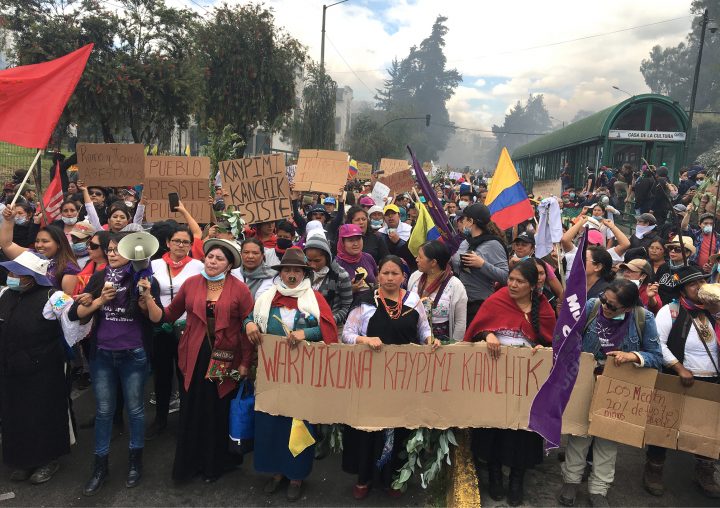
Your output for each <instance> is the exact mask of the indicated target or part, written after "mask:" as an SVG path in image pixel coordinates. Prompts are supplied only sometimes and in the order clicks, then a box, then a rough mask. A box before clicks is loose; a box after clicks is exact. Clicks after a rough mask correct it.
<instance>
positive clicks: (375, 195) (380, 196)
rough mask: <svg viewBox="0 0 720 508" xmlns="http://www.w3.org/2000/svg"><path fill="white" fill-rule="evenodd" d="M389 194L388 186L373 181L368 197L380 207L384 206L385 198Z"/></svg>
mask: <svg viewBox="0 0 720 508" xmlns="http://www.w3.org/2000/svg"><path fill="white" fill-rule="evenodd" d="M389 195H390V187H388V186H387V185H385V184H384V183H382V182H375V185H374V186H373V189H372V192H371V193H370V197H371V198H372V199H373V201H375V204H376V205H378V206H381V207H384V206H385V198H387V197H388V196H389Z"/></svg>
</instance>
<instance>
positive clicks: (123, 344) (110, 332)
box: [97, 263, 143, 351]
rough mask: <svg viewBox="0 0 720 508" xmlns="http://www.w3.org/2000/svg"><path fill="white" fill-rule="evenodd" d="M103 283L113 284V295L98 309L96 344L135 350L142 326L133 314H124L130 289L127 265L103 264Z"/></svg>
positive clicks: (106, 347)
mask: <svg viewBox="0 0 720 508" xmlns="http://www.w3.org/2000/svg"><path fill="white" fill-rule="evenodd" d="M105 282H110V283H112V284H114V285H115V287H116V289H117V294H116V296H115V298H114V299H113V300H111V301H109V302H108V303H107V304H105V305H103V306H102V308H101V309H100V314H99V316H98V317H99V318H100V319H99V320H98V327H97V347H98V348H99V349H105V350H106V351H119V350H123V349H136V348H139V347H142V345H143V341H142V325H141V322H140V319H138V316H136V315H129V314H128V306H129V303H130V291H132V282H133V276H132V270H131V265H130V263H128V264H127V265H125V266H123V267H121V268H111V267H109V266H108V267H107V269H106V270H105Z"/></svg>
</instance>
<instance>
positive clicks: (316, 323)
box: [245, 247, 337, 501]
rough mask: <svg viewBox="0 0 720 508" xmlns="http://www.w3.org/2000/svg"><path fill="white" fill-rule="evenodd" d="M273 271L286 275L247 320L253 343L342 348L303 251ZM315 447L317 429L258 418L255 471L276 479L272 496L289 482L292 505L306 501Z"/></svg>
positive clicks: (288, 255)
mask: <svg viewBox="0 0 720 508" xmlns="http://www.w3.org/2000/svg"><path fill="white" fill-rule="evenodd" d="M272 268H273V270H277V271H278V272H279V273H280V275H279V277H280V281H279V282H277V283H276V284H275V285H274V286H273V287H272V288H270V289H269V290H268V291H267V292H265V293H264V294H263V295H262V296H260V297H259V298H258V299H257V301H256V302H255V308H254V310H253V313H252V314H251V315H250V316H249V317H248V318H247V319H246V320H245V331H246V332H247V335H248V337H249V338H250V340H251V341H252V342H253V343H255V344H260V342H261V340H262V334H263V333H268V334H272V335H280V336H284V337H287V341H288V344H289V346H290V347H291V348H295V347H297V345H298V344H299V343H300V342H302V341H305V340H307V341H309V342H320V341H323V342H325V343H326V344H332V343H336V342H337V325H336V324H335V319H333V314H332V311H331V310H330V306H329V305H328V304H327V302H326V301H325V298H323V296H322V295H321V294H320V293H318V292H317V291H314V290H313V288H312V285H311V284H312V283H311V281H312V277H313V270H312V268H310V266H309V265H308V263H307V259H306V258H305V254H303V251H302V250H300V249H299V248H297V247H291V248H289V249H287V250H286V251H285V255H284V256H283V258H282V261H281V262H280V264H279V265H275V266H273V267H272ZM314 443H315V429H314V426H313V425H311V424H309V423H308V422H304V421H302V420H295V419H293V418H289V417H286V416H272V415H269V414H267V413H262V412H260V411H257V412H256V413H255V457H254V462H255V470H256V471H259V472H261V473H272V475H273V476H272V477H271V478H270V480H269V481H268V483H267V484H266V485H265V488H264V491H265V493H266V494H273V493H275V492H277V490H278V489H279V488H280V485H281V484H282V483H283V480H284V479H285V478H287V479H289V480H290V483H289V485H288V489H287V500H288V501H297V500H298V499H300V495H301V494H302V484H303V481H304V480H305V478H307V477H308V475H309V474H310V472H311V471H312V465H313V461H314V459H315V446H314Z"/></svg>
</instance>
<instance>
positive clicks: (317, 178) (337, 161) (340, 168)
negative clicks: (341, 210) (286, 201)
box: [294, 150, 348, 195]
mask: <svg viewBox="0 0 720 508" xmlns="http://www.w3.org/2000/svg"><path fill="white" fill-rule="evenodd" d="M347 175H348V154H347V152H335V151H332V150H300V156H299V157H298V162H297V169H296V170H295V187H294V190H296V191H306V192H322V193H324V194H332V195H336V194H337V193H338V192H340V189H342V188H343V187H345V184H346V183H347Z"/></svg>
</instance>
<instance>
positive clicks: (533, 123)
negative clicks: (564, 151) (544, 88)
mask: <svg viewBox="0 0 720 508" xmlns="http://www.w3.org/2000/svg"><path fill="white" fill-rule="evenodd" d="M551 128H552V122H551V121H550V113H548V110H547V108H546V107H545V100H544V97H543V95H542V94H539V95H533V94H530V96H529V97H528V100H527V103H526V104H525V105H523V103H522V102H521V101H517V103H516V104H515V106H513V107H512V109H511V110H510V111H509V112H508V114H506V115H505V121H504V122H503V124H502V125H493V126H492V131H493V133H495V139H497V145H498V146H497V150H498V155H499V154H500V152H501V151H502V149H503V147H507V149H508V151H509V152H510V153H512V151H513V150H514V149H515V148H517V147H519V146H522V145H524V144H526V143H529V142H530V141H532V140H533V139H535V138H536V137H537V136H536V134H544V133H547V132H549V131H550V130H551Z"/></svg>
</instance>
